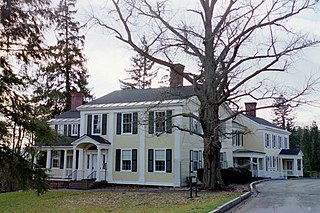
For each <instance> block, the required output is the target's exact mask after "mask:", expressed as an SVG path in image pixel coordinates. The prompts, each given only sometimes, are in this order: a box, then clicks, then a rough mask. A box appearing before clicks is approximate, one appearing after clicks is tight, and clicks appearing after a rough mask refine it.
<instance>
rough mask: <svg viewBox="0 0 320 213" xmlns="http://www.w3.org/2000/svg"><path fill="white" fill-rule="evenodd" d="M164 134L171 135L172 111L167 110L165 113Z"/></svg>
mask: <svg viewBox="0 0 320 213" xmlns="http://www.w3.org/2000/svg"><path fill="white" fill-rule="evenodd" d="M166 132H167V133H172V110H167V113H166Z"/></svg>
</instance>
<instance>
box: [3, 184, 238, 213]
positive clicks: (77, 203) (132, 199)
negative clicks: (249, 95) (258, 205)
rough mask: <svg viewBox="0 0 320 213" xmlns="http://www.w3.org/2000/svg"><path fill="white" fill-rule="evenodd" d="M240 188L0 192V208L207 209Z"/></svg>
mask: <svg viewBox="0 0 320 213" xmlns="http://www.w3.org/2000/svg"><path fill="white" fill-rule="evenodd" d="M239 195H240V192H215V193H201V194H199V197H197V198H194V199H189V198H188V194H187V193H181V192H88V191H65V190H52V191H49V192H47V193H45V194H44V195H42V196H40V197H38V196H37V194H36V192H35V191H26V192H10V193H2V194H0V212H24V213H25V212H39V213H40V212H41V213H42V212H166V213H168V212H209V211H211V210H213V209H215V208H216V207H218V206H220V205H222V204H223V203H225V202H227V201H229V200H232V199H234V198H235V197H237V196H239Z"/></svg>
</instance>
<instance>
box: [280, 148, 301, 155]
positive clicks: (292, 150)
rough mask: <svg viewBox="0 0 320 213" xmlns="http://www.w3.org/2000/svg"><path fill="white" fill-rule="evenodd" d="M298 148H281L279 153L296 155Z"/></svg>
mask: <svg viewBox="0 0 320 213" xmlns="http://www.w3.org/2000/svg"><path fill="white" fill-rule="evenodd" d="M299 152H300V149H281V151H280V153H279V155H298V154H299Z"/></svg>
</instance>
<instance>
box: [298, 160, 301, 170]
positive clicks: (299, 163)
mask: <svg viewBox="0 0 320 213" xmlns="http://www.w3.org/2000/svg"><path fill="white" fill-rule="evenodd" d="M297 164H298V170H299V171H301V159H298V160H297Z"/></svg>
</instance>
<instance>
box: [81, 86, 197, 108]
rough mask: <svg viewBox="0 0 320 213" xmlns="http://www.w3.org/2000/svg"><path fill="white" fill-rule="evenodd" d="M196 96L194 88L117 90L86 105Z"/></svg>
mask: <svg viewBox="0 0 320 213" xmlns="http://www.w3.org/2000/svg"><path fill="white" fill-rule="evenodd" d="M191 96H194V91H193V87H192V86H183V87H161V88H150V89H127V90H116V91H114V92H111V93H109V94H107V95H105V96H102V97H100V98H98V99H96V100H93V101H91V102H89V103H86V104H85V105H94V104H112V103H131V102H144V101H162V100H179V99H185V98H189V97H191Z"/></svg>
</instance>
